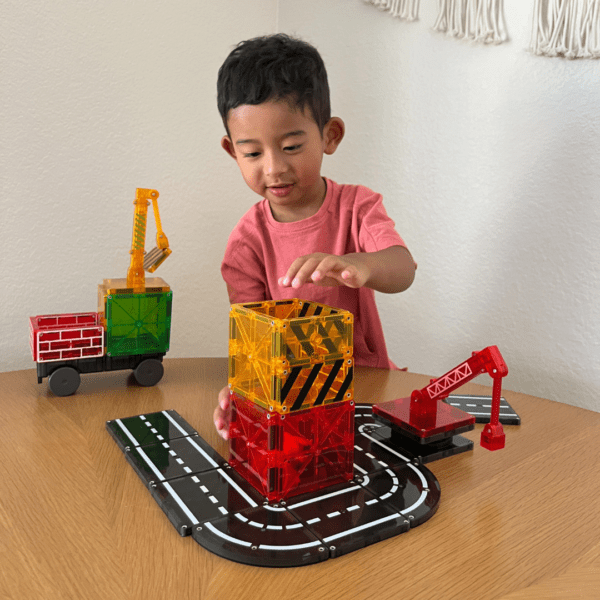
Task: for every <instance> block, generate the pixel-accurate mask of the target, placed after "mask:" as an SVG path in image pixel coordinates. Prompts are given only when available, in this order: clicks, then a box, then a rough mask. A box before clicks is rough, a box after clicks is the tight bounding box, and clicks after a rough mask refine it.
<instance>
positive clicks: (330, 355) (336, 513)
mask: <svg viewBox="0 0 600 600" xmlns="http://www.w3.org/2000/svg"><path fill="white" fill-rule="evenodd" d="M157 198H158V192H156V190H146V189H138V190H137V194H136V201H135V203H134V204H135V215H134V232H133V242H132V249H131V265H130V268H129V271H128V273H127V279H123V280H110V279H109V280H104V282H103V283H102V284H101V285H100V286H99V309H98V312H97V313H80V314H66V315H45V316H38V317H32V318H31V345H32V353H33V357H34V360H35V361H36V362H37V369H38V382H40V383H41V382H42V380H43V378H44V377H49V386H50V389H51V390H52V391H53V392H54V393H55V394H56V395H59V396H66V395H70V394H72V393H74V392H75V391H76V390H77V387H78V385H79V380H80V374H81V373H89V372H98V371H106V370H115V369H133V372H134V375H135V378H136V380H137V381H138V382H139V383H140V384H141V385H154V384H156V383H158V381H159V380H160V378H161V377H162V373H163V368H162V358H163V356H164V355H165V353H166V352H167V350H168V348H169V340H170V324H171V305H172V292H171V289H170V287H169V286H168V285H167V284H166V283H165V282H164V281H163V280H162V279H148V280H146V279H145V277H144V269H146V270H148V271H150V272H153V271H154V270H155V269H156V268H157V267H158V266H159V265H160V264H161V263H162V262H163V261H164V260H165V259H166V258H167V256H168V255H169V254H170V253H171V251H170V249H169V247H168V242H167V239H166V236H165V235H164V233H163V232H162V227H161V224H160V217H159V214H158V205H157V202H156V201H157ZM150 201H151V202H152V204H153V208H154V214H155V218H156V225H157V248H156V249H155V250H153V251H152V252H150V253H148V254H145V251H144V246H145V232H146V214H147V208H148V206H149V204H150ZM353 367H354V361H353V316H352V314H351V313H350V312H348V311H345V310H341V309H337V308H334V307H329V306H326V305H323V304H319V303H316V302H309V301H304V300H301V299H290V300H282V301H266V302H257V303H248V304H237V305H233V306H232V307H231V309H230V315H229V388H230V398H231V403H232V414H231V424H230V429H229V440H230V442H229V460H228V461H227V460H225V459H223V458H222V457H221V455H220V454H219V453H218V452H216V451H215V450H214V449H213V448H212V447H211V446H210V445H209V444H208V443H207V442H206V441H205V440H204V439H203V438H202V437H201V436H200V435H199V434H198V432H197V431H196V430H194V428H193V427H191V426H190V424H189V423H187V422H186V421H185V420H184V419H183V418H182V417H181V416H180V415H179V414H178V413H177V412H176V411H175V410H165V411H162V412H158V413H149V414H142V415H137V416H133V417H127V418H116V419H114V420H111V421H109V422H108V423H107V424H106V427H107V430H108V432H109V433H110V434H111V436H112V437H113V439H114V440H115V442H116V443H117V445H118V446H119V448H120V449H121V450H122V451H123V453H124V455H125V457H126V459H127V461H128V462H129V463H130V465H131V466H132V467H133V468H134V470H135V472H136V473H137V474H138V476H139V477H140V479H141V480H142V481H143V482H144V484H145V485H146V487H147V488H148V490H149V492H150V493H151V494H152V497H153V498H154V499H155V501H156V502H157V503H158V505H159V506H160V507H161V509H162V510H163V511H164V513H165V514H166V516H167V517H168V518H169V520H170V522H171V523H172V524H173V526H174V527H175V528H176V530H177V531H178V532H179V534H180V535H181V536H191V537H192V538H193V539H194V540H195V541H196V542H197V543H199V544H200V545H201V546H203V547H204V548H206V549H207V550H209V551H211V552H213V553H215V554H217V555H219V556H222V557H225V558H228V559H230V560H234V561H237V562H241V563H246V564H250V565H256V566H271V567H292V566H302V565H307V564H312V563H317V562H321V561H325V560H328V559H331V558H336V557H338V556H341V555H344V554H347V553H348V552H352V551H354V550H358V549H360V548H363V547H365V546H367V545H370V544H373V543H376V542H378V541H381V540H383V539H386V538H390V537H393V536H396V535H399V534H401V533H404V532H406V531H408V530H409V529H412V528H415V527H417V526H419V525H421V524H422V523H424V522H425V521H427V520H428V519H429V518H431V517H432V516H433V515H434V514H435V511H436V510H437V507H438V504H439V501H440V485H439V483H438V481H437V479H436V478H435V476H434V475H433V473H432V472H431V471H430V470H429V469H428V468H427V467H426V466H425V465H426V464H428V463H431V462H433V461H435V460H438V459H441V458H444V457H448V456H452V455H454V454H458V453H462V452H466V451H470V450H472V449H473V442H472V441H470V440H468V439H467V438H465V437H463V436H462V435H460V434H461V433H464V432H466V431H469V430H472V429H473V428H474V424H475V422H486V425H485V427H484V429H483V432H482V435H481V445H482V446H483V447H484V448H487V449H488V450H499V449H501V448H503V447H504V432H503V428H502V424H501V423H504V424H519V417H518V415H516V413H515V412H514V411H513V409H512V408H511V407H510V406H509V405H508V403H507V402H506V401H505V400H504V399H503V398H502V397H501V387H502V378H503V377H505V376H506V375H507V373H508V369H507V367H506V364H505V362H504V360H503V358H502V355H501V354H500V351H499V350H498V348H497V347H496V346H489V347H487V348H484V349H483V350H481V351H479V352H474V353H473V354H472V355H471V357H470V358H468V359H467V360H465V361H464V362H462V363H461V364H459V365H458V366H457V367H455V368H453V369H451V370H450V371H449V372H448V373H446V374H445V375H443V376H442V377H439V378H437V379H434V380H432V381H431V383H430V384H429V385H427V386H426V387H425V388H423V389H421V390H415V391H413V392H412V394H411V396H410V397H408V398H401V399H398V400H394V401H392V402H385V403H381V404H373V405H369V404H361V403H360V399H356V398H355V397H354V386H353V372H354V368H353ZM482 373H487V374H488V375H490V377H491V378H492V380H493V392H492V398H491V399H490V398H489V397H476V396H450V394H451V392H453V391H454V390H456V389H458V388H459V387H461V386H462V385H464V384H465V383H467V382H468V381H470V380H471V379H473V378H474V377H476V376H478V375H480V374H482ZM488 420H489V422H487V421H488Z"/></svg>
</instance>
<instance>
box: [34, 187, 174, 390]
mask: <svg viewBox="0 0 600 600" xmlns="http://www.w3.org/2000/svg"><path fill="white" fill-rule="evenodd" d="M157 200H158V192H157V191H156V190H149V189H145V188H138V189H137V191H136V195H135V201H134V205H135V211H134V218H133V238H132V242H131V264H130V266H129V270H128V271H127V278H126V279H125V278H121V279H104V280H103V282H102V283H101V284H100V285H99V286H98V311H97V312H88V313H66V314H53V315H39V316H36V317H31V318H30V320H29V322H30V343H31V353H32V356H33V360H34V361H35V362H36V364H37V376H38V383H42V380H43V379H44V377H48V382H49V387H50V390H51V391H52V392H53V393H54V394H55V395H57V396H69V395H71V394H73V393H75V392H76V391H77V389H78V387H79V384H80V380H81V374H82V373H98V372H101V371H117V370H122V369H132V370H133V374H134V376H135V379H136V381H137V382H138V383H139V384H140V385H143V386H151V385H155V384H156V383H158V382H159V381H160V379H161V378H162V376H163V365H162V359H163V357H164V355H165V354H166V352H167V351H168V350H169V344H170V336H171V308H172V301H173V292H172V291H171V288H170V286H169V285H168V284H167V283H166V282H165V281H163V280H162V279H160V278H158V277H154V278H152V279H148V280H146V276H145V273H144V269H146V270H147V271H149V272H150V273H152V272H154V271H155V270H156V269H157V268H158V267H159V266H160V265H161V264H162V263H163V262H164V261H165V259H166V258H167V257H168V256H169V255H170V254H171V250H170V249H169V241H168V240H167V236H166V235H165V234H164V233H163V230H162V225H161V222H160V216H159V213H158V203H157ZM150 201H152V205H153V208H154V217H155V220H156V244H157V248H155V249H154V250H152V251H151V252H149V253H148V254H145V250H144V247H145V242H146V217H147V213H148V206H149V205H150Z"/></svg>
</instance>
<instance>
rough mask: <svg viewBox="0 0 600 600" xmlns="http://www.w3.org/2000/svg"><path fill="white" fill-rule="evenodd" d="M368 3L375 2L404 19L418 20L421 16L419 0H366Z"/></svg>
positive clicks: (375, 4)
mask: <svg viewBox="0 0 600 600" xmlns="http://www.w3.org/2000/svg"><path fill="white" fill-rule="evenodd" d="M364 1H365V2H366V3H367V4H373V6H376V7H377V8H379V10H384V11H387V12H389V13H391V15H392V16H393V17H398V18H399V19H401V20H402V21H416V20H417V19H418V18H419V0H364Z"/></svg>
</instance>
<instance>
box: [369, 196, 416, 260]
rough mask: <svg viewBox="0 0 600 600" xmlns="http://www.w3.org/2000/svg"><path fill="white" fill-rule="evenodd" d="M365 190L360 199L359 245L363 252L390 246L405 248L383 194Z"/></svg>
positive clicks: (375, 250)
mask: <svg viewBox="0 0 600 600" xmlns="http://www.w3.org/2000/svg"><path fill="white" fill-rule="evenodd" d="M363 189H364V190H365V193H364V194H361V195H360V196H361V197H360V199H359V208H358V218H359V244H360V247H361V250H362V251H363V252H377V251H379V250H384V249H385V248H389V247H390V246H404V247H406V244H405V243H404V240H403V239H402V238H401V237H400V235H399V234H398V232H397V231H396V225H395V223H394V221H393V220H392V219H391V218H390V217H389V216H388V214H387V212H386V210H385V208H384V206H383V198H382V196H381V194H376V193H375V192H372V191H371V190H367V189H366V188H363Z"/></svg>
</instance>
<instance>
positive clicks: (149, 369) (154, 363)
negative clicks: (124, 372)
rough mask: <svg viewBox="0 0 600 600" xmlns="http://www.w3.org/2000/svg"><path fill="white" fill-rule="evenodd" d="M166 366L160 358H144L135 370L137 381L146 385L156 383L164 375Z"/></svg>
mask: <svg viewBox="0 0 600 600" xmlns="http://www.w3.org/2000/svg"><path fill="white" fill-rule="evenodd" d="M164 372H165V368H164V367H163V364H162V363H161V362H160V360H156V359H155V358H147V359H146V360H143V361H142V362H141V363H140V364H139V365H138V366H137V367H136V369H135V371H134V372H133V374H134V376H135V379H136V381H137V382H138V383H139V384H140V385H143V386H145V387H148V386H151V385H156V384H157V383H158V382H159V381H160V380H161V379H162V376H163V373H164Z"/></svg>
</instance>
